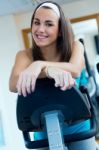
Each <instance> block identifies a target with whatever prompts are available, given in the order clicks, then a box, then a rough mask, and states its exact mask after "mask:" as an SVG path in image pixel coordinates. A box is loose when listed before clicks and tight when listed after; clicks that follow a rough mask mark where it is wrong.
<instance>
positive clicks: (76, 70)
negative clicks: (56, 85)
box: [40, 61, 84, 78]
mask: <svg viewBox="0 0 99 150" xmlns="http://www.w3.org/2000/svg"><path fill="white" fill-rule="evenodd" d="M41 64H42V68H43V69H42V70H43V71H42V72H41V74H40V76H41V77H42V76H43V77H44V76H46V74H45V73H44V68H46V67H58V68H60V69H63V70H66V71H68V72H70V73H71V75H72V77H74V78H75V77H78V76H79V75H80V73H81V71H82V69H83V67H84V65H83V64H82V65H76V64H73V63H66V62H49V61H41Z"/></svg>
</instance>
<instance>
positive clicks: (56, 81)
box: [54, 75, 60, 87]
mask: <svg viewBox="0 0 99 150" xmlns="http://www.w3.org/2000/svg"><path fill="white" fill-rule="evenodd" d="M54 80H55V87H59V86H60V79H59V76H58V75H57V76H55V77H54Z"/></svg>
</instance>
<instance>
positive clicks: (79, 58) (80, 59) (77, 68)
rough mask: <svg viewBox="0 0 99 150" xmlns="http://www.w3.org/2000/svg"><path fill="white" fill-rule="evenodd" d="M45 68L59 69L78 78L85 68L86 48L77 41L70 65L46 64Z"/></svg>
mask: <svg viewBox="0 0 99 150" xmlns="http://www.w3.org/2000/svg"><path fill="white" fill-rule="evenodd" d="M44 66H45V67H46V66H47V67H48V66H52V67H59V68H61V69H63V70H66V71H68V72H70V73H71V75H72V77H74V78H76V77H78V76H79V75H80V73H81V71H82V69H83V68H84V67H85V60H84V47H83V45H82V44H81V43H80V42H79V41H76V42H75V43H74V46H73V51H72V56H71V58H70V61H69V62H68V63H66V62H48V61H46V62H44Z"/></svg>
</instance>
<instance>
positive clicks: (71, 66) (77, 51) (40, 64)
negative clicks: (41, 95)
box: [9, 42, 84, 93]
mask: <svg viewBox="0 0 99 150" xmlns="http://www.w3.org/2000/svg"><path fill="white" fill-rule="evenodd" d="M27 52H28V50H26V51H20V52H18V54H17V55H16V60H15V64H14V66H13V69H12V73H11V76H10V80H9V89H10V91H12V92H17V87H16V86H17V82H18V80H19V84H21V83H22V82H23V79H25V80H28V83H29V86H30V80H29V78H31V79H32V81H31V82H33V84H35V81H36V77H38V76H39V77H46V72H45V68H46V67H56V68H59V69H62V70H65V71H67V72H70V73H71V75H72V77H74V78H75V77H77V76H79V75H80V73H81V70H82V68H83V67H84V49H83V46H82V44H80V42H75V44H74V47H73V52H72V56H71V59H70V61H69V63H66V62H49V61H35V62H33V60H32V54H31V52H30V53H27ZM53 71H54V72H53V73H55V70H53ZM59 71H60V72H61V70H58V71H57V69H56V72H59ZM53 73H52V74H53ZM23 76H24V77H23ZM19 77H20V79H19ZM25 80H24V81H25ZM24 84H25V83H24V82H23V83H22V85H18V87H19V88H20V87H22V86H23V87H24ZM33 88H34V87H33ZM26 89H27V91H28V93H29V92H30V88H29V89H28V85H27V87H26ZM23 90H24V91H25V89H23ZM20 91H21V89H19V93H20ZM25 93H26V92H25Z"/></svg>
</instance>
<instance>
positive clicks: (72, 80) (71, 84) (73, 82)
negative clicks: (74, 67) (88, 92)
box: [68, 74, 75, 89]
mask: <svg viewBox="0 0 99 150" xmlns="http://www.w3.org/2000/svg"><path fill="white" fill-rule="evenodd" d="M68 80H69V86H68V89H70V88H72V87H73V86H74V85H75V80H74V79H73V78H72V76H71V74H70V75H69V76H68Z"/></svg>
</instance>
